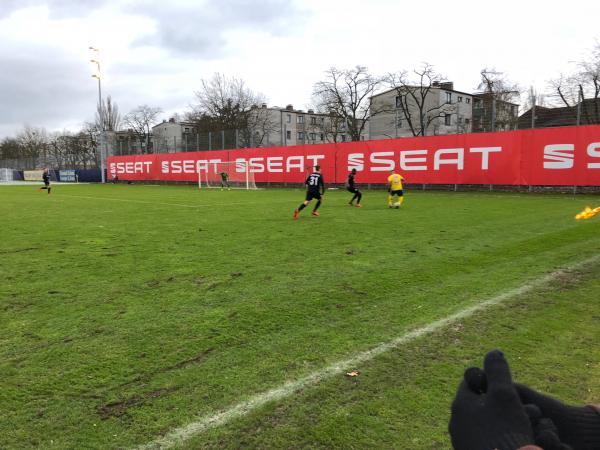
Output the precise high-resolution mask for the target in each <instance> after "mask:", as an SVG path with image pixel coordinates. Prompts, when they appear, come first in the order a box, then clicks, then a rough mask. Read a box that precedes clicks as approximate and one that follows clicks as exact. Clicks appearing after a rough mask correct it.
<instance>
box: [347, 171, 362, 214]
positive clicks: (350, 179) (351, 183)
mask: <svg viewBox="0 0 600 450" xmlns="http://www.w3.org/2000/svg"><path fill="white" fill-rule="evenodd" d="M355 175H356V169H352V172H350V174H349V175H348V181H347V182H346V190H347V191H348V192H351V193H352V194H354V197H352V200H350V201H349V202H348V204H349V205H350V206H354V200H356V207H357V208H362V205H361V204H360V199H361V198H362V192H360V191H359V190H358V188H357V187H356V184H355V183H354V176H355Z"/></svg>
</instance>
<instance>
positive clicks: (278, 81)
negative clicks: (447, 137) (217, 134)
mask: <svg viewBox="0 0 600 450" xmlns="http://www.w3.org/2000/svg"><path fill="white" fill-rule="evenodd" d="M599 18H600V1H593V0H571V1H569V2H559V3H558V4H557V6H553V4H552V3H551V2H548V1H538V0H529V1H524V0H518V1H517V0H503V1H502V2H481V1H475V0H456V1H454V2H449V1H444V2H442V1H436V0H432V1H429V2H418V1H415V2H406V1H402V0H369V1H364V0H363V1H358V0H297V1H296V0H263V1H249V0H218V1H217V0H204V1H202V0H168V1H167V0H161V1H154V0H0V42H1V44H0V139H2V138H4V137H7V136H14V135H16V134H17V133H18V132H19V130H21V129H22V128H23V126H24V125H25V124H28V125H31V126H35V127H45V128H46V129H48V130H49V131H56V130H63V129H69V130H71V131H76V130H78V129H79V127H80V126H81V125H82V123H83V122H84V121H91V120H92V119H93V116H94V110H95V106H96V102H97V98H98V90H97V89H98V85H97V82H96V80H95V79H93V78H91V74H92V73H93V71H94V70H93V66H92V64H91V63H90V62H89V60H90V59H91V58H92V55H91V52H90V51H89V49H88V47H89V46H90V45H92V46H94V47H97V48H99V49H100V50H101V63H102V72H103V80H102V91H103V92H102V93H103V95H107V94H110V95H111V96H112V98H113V100H114V101H116V103H117V104H118V106H119V108H120V111H121V113H122V114H124V113H126V112H128V111H129V110H131V109H133V108H135V107H136V106H138V105H141V104H148V105H150V106H156V107H160V108H162V109H163V110H164V114H163V115H162V117H161V119H162V118H165V119H166V118H168V117H169V116H170V115H172V114H173V113H175V112H180V113H183V112H185V111H186V110H188V109H189V105H190V104H191V103H192V102H193V101H194V91H195V90H198V88H199V86H200V80H201V79H203V78H205V79H208V78H210V77H211V76H212V74H213V73H214V72H222V73H224V74H226V75H228V76H235V77H237V78H241V79H243V80H245V81H246V84H247V86H248V87H250V88H251V89H253V90H254V91H256V92H260V93H262V94H264V95H265V96H266V98H267V99H268V104H269V106H275V105H276V106H285V105H286V104H288V103H292V104H293V105H294V107H296V108H302V109H306V108H307V107H308V106H309V104H310V102H311V91H312V86H313V84H314V83H315V82H316V81H319V80H321V79H323V72H324V71H325V70H327V69H328V68H329V67H337V68H340V69H341V68H350V67H353V66H355V65H357V64H360V65H363V66H367V67H368V68H369V70H370V72H371V73H374V74H385V73H388V72H394V71H398V70H401V69H412V68H414V67H416V66H417V65H419V64H420V63H422V62H429V63H431V64H433V65H434V66H435V68H436V69H437V70H438V71H439V72H440V73H442V74H444V75H445V76H446V77H447V79H449V80H452V81H454V82H455V89H458V90H462V91H474V90H475V88H476V87H477V84H478V81H479V72H480V71H481V69H482V68H484V67H495V68H497V69H498V70H500V71H503V72H505V74H506V75H507V76H508V77H509V78H510V79H511V80H512V81H514V82H517V83H519V84H520V85H521V86H523V87H528V86H530V85H534V86H536V87H537V89H538V90H540V91H543V90H544V89H545V88H546V81H547V80H548V79H549V78H552V77H555V76H557V75H559V74H560V73H561V72H569V71H570V70H571V69H572V66H573V64H572V61H578V60H581V59H583V58H584V57H585V56H586V54H587V53H588V52H589V50H590V49H591V48H592V47H593V45H594V43H595V42H598V41H599V40H600V28H599V27H598V23H599V22H598V20H599Z"/></svg>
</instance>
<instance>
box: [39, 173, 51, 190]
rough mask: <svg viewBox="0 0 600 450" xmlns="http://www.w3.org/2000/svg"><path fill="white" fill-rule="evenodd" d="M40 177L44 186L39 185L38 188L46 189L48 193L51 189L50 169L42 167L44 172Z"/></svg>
mask: <svg viewBox="0 0 600 450" xmlns="http://www.w3.org/2000/svg"><path fill="white" fill-rule="evenodd" d="M42 179H43V180H44V187H41V188H40V189H39V190H40V191H41V190H43V189H47V190H48V194H49V193H50V191H51V190H52V187H51V186H50V171H49V170H48V169H44V173H43V174H42Z"/></svg>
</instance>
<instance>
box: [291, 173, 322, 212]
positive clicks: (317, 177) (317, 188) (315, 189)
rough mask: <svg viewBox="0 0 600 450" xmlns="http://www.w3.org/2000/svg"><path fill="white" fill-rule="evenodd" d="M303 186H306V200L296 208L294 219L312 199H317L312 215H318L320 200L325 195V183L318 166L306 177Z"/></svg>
mask: <svg viewBox="0 0 600 450" xmlns="http://www.w3.org/2000/svg"><path fill="white" fill-rule="evenodd" d="M304 184H306V200H304V202H303V203H301V204H300V206H298V209H296V211H294V219H297V218H298V215H299V214H300V211H302V210H303V209H304V208H306V206H307V205H308V204H309V203H310V202H311V200H312V199H313V198H316V199H317V204H316V205H315V207H314V208H313V210H312V215H313V216H318V215H319V213H318V212H317V209H319V206H321V199H322V196H323V195H324V194H325V183H324V182H323V175H322V174H321V167H320V166H315V170H314V171H313V173H311V174H310V175H309V176H308V178H307V179H306V181H305V182H304Z"/></svg>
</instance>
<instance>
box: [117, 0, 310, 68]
mask: <svg viewBox="0 0 600 450" xmlns="http://www.w3.org/2000/svg"><path fill="white" fill-rule="evenodd" d="M129 11H130V12H133V13H135V14H139V15H143V16H146V17H150V18H151V19H154V20H155V21H156V24H157V30H156V33H155V34H153V35H151V36H148V37H145V38H142V39H140V40H138V41H137V42H136V44H137V45H152V46H158V47H164V48H166V49H168V50H171V51H173V52H174V53H176V54H178V55H180V56H195V57H205V58H213V57H216V56H217V55H219V54H222V53H223V51H224V50H225V49H226V46H227V41H226V39H225V34H226V32H227V31H229V30H232V29H240V28H245V29H257V30H260V31H263V32H267V33H270V34H272V35H274V36H277V35H283V34H287V33H289V32H293V31H294V30H296V29H298V28H299V27H300V26H301V25H302V24H303V23H304V22H305V20H306V19H307V15H306V13H304V12H301V11H300V10H299V9H298V8H297V7H296V6H294V4H293V3H292V2H290V1H289V0H263V1H261V2H253V1H249V0H223V1H221V2H216V1H212V2H208V3H207V4H201V5H184V4H177V3H152V4H149V3H148V2H138V3H137V4H136V5H135V6H133V7H130V8H129ZM257 50H258V49H257Z"/></svg>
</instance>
